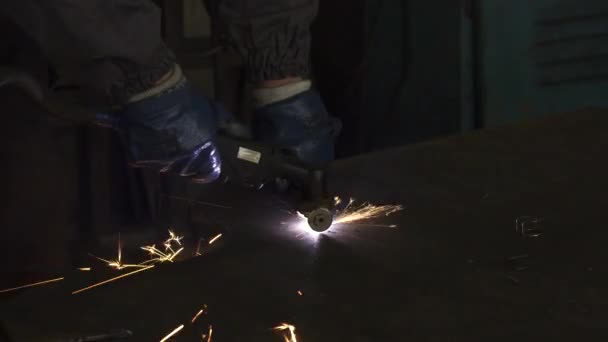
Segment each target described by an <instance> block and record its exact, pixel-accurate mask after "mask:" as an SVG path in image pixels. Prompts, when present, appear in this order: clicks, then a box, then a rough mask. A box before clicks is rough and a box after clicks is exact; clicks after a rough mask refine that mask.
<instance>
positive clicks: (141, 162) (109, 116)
mask: <svg viewBox="0 0 608 342" xmlns="http://www.w3.org/2000/svg"><path fill="white" fill-rule="evenodd" d="M227 117H230V115H229V114H228V113H227V112H226V111H225V110H224V109H223V107H221V106H219V105H217V104H214V103H212V102H211V101H210V100H208V99H207V98H205V97H202V96H199V95H196V94H194V92H193V91H192V90H191V88H190V86H189V84H188V81H187V80H186V79H183V80H181V81H180V82H178V83H177V84H176V85H175V86H173V87H171V88H170V89H167V90H165V91H163V92H162V93H160V94H158V95H154V96H152V97H149V98H145V99H143V100H140V101H137V102H132V103H128V104H127V105H125V106H124V107H123V108H122V109H121V110H120V111H119V112H118V113H99V114H98V115H97V123H98V124H100V125H103V126H110V127H113V128H115V129H117V130H118V131H119V133H120V135H121V137H122V139H123V142H124V145H125V148H126V151H127V156H128V159H129V163H130V164H131V165H132V166H135V167H144V166H156V167H160V171H161V172H171V173H176V174H179V175H180V176H183V177H191V179H192V181H194V182H196V183H210V182H213V181H214V180H216V179H217V178H219V176H220V174H221V158H220V155H219V152H218V150H217V147H216V144H215V143H214V137H215V135H216V133H217V130H218V124H219V122H220V121H221V120H224V119H225V118H227Z"/></svg>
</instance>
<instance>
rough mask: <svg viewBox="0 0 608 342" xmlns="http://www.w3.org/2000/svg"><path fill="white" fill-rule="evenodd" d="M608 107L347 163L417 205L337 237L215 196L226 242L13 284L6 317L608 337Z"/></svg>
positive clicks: (335, 183)
mask: <svg viewBox="0 0 608 342" xmlns="http://www.w3.org/2000/svg"><path fill="white" fill-rule="evenodd" d="M607 114H608V113H606V112H599V111H585V112H580V113H574V114H570V115H566V116H560V117H552V118H550V119H542V120H538V121H534V122H528V123H525V124H522V125H518V126H513V127H505V128H501V129H495V130H491V131H483V132H478V133H474V134H471V135H467V136H462V137H453V138H449V139H445V140H440V141H436V142H429V143H424V144H419V145H415V146H410V147H405V148H400V149H393V150H387V151H383V152H379V153H374V154H370V155H365V156H361V157H357V158H354V159H350V160H345V161H340V162H338V163H336V166H335V170H334V173H333V175H332V178H331V179H330V187H331V188H332V189H333V190H334V191H335V193H336V194H337V195H340V196H342V197H343V198H348V197H350V196H352V197H354V198H356V199H357V200H361V201H370V202H371V203H374V204H403V205H404V207H405V209H404V210H403V211H401V212H398V213H395V214H393V215H390V216H387V217H383V218H382V219H377V220H373V221H369V222H359V223H356V224H355V223H353V224H344V225H341V226H334V227H332V228H331V229H330V231H329V233H328V234H326V235H320V236H314V235H310V234H307V233H303V232H302V231H298V230H297V229H293V227H292V226H291V225H290V224H289V222H292V221H293V220H294V216H293V215H292V214H289V213H287V212H286V211H284V210H281V209H279V208H280V207H281V204H280V202H279V201H277V200H276V199H273V198H267V197H264V196H261V194H238V195H236V194H223V195H221V196H220V195H217V196H215V197H216V200H217V201H218V202H220V203H223V204H227V205H229V206H230V207H231V208H224V209H219V208H209V207H205V206H204V205H201V206H196V207H195V208H196V209H191V211H192V210H194V211H195V213H194V214H192V218H191V219H192V220H194V221H197V220H198V221H200V222H204V221H205V222H210V220H211V221H212V222H222V223H221V224H224V225H226V227H227V228H226V231H227V233H226V236H225V237H224V238H223V248H221V249H218V250H217V251H215V252H213V253H209V254H206V253H203V254H202V255H201V256H198V257H195V258H192V259H189V260H186V261H183V262H177V263H172V264H171V263H168V264H162V265H158V266H157V267H155V268H154V269H151V270H149V271H145V272H141V273H140V274H136V275H133V276H132V277H129V278H125V279H122V280H120V281H117V282H114V283H110V284H107V285H105V286H100V287H98V288H95V289H91V290H89V291H86V292H82V293H78V294H74V295H72V294H71V292H72V291H73V290H75V289H78V288H82V287H84V286H86V285H88V284H90V283H92V282H93V279H94V278H98V279H105V278H107V277H108V274H111V273H112V270H108V271H107V272H106V273H107V274H105V275H104V276H100V275H95V274H94V273H93V272H91V273H90V274H89V273H83V272H80V273H79V272H78V271H74V274H67V275H65V277H66V278H65V280H63V281H61V282H57V283H54V284H49V285H45V286H40V287H37V288H32V289H28V290H26V291H23V292H21V293H18V294H17V295H13V296H11V297H7V298H0V300H1V301H2V302H1V307H0V310H1V319H2V322H3V324H4V326H5V327H4V328H5V330H7V332H9V333H10V334H12V335H14V336H15V341H63V340H66V339H65V336H66V334H67V333H68V332H69V333H85V332H97V333H99V332H107V331H110V330H116V329H128V330H130V331H131V332H133V336H132V337H130V338H128V339H125V341H159V340H161V338H162V337H163V336H165V335H167V334H168V333H170V332H171V331H172V330H174V329H175V328H177V327H178V326H180V325H181V324H184V328H183V330H181V331H180V332H179V333H178V334H177V335H176V337H175V338H174V340H175V341H203V339H202V337H201V334H202V333H203V332H205V333H207V332H208V326H209V325H212V326H213V339H212V340H213V341H281V340H282V337H281V336H280V334H279V333H278V332H276V331H273V330H272V327H275V326H277V325H279V324H280V323H281V322H287V323H290V324H292V325H294V326H295V328H296V331H295V332H296V334H297V337H298V341H302V342H307V341H476V340H480V341H520V342H522V341H535V342H537V341H575V340H576V341H606V340H608V327H607V326H606V317H608V291H607V290H606V289H607V288H608V271H607V269H606V265H607V264H608V263H607V261H608V249H607V248H605V245H606V241H608V229H606V217H607V215H606V203H607V201H606V199H605V192H606V189H608V184H607V183H608V177H606V175H607V174H608V163H607V160H606V159H607V157H606V147H608V136H607V135H606V127H608V115H607ZM178 188H179V186H176V187H175V189H174V191H176V192H179V191H177V190H176V189H178ZM182 190H183V189H182ZM192 191H195V190H191V189H188V191H185V190H184V191H183V193H181V194H178V195H180V196H181V195H183V196H193V195H194V193H193V192H192ZM196 191H200V192H201V193H200V194H198V195H197V196H198V197H199V198H200V200H201V201H202V200H206V199H205V197H209V196H208V195H205V194H204V192H205V191H207V192H209V191H210V190H209V189H207V190H205V189H202V188H199V189H197V190H196ZM214 191H215V190H214ZM231 196H232V202H231V203H227V202H228V201H230V197H231ZM217 197H219V199H218V198H217ZM236 197H238V198H236ZM237 202H238V203H237ZM283 209H285V208H283ZM211 216H213V218H212V219H210V217H211ZM282 222H285V223H286V224H282ZM201 224H202V223H201ZM373 224H375V225H392V224H395V225H397V227H392V228H391V227H386V226H374V225H373ZM218 225H219V223H218ZM91 264H94V261H91ZM95 265H97V266H99V264H95ZM298 291H300V293H298ZM204 304H206V305H207V311H208V314H204V315H202V316H201V317H200V318H198V319H197V320H196V322H195V323H194V324H193V323H191V320H192V318H193V316H194V315H195V314H196V313H197V312H198V311H199V309H201V308H202V307H203V305H204ZM55 336H56V338H49V337H55ZM62 336H63V340H62V339H61V338H62ZM207 339H208V337H207V338H206V339H205V340H207ZM66 341H67V340H66Z"/></svg>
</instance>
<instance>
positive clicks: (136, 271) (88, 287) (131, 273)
mask: <svg viewBox="0 0 608 342" xmlns="http://www.w3.org/2000/svg"><path fill="white" fill-rule="evenodd" d="M152 267H154V265H151V266H146V267H144V268H140V269H138V270H135V271H132V272H129V273H125V274H121V275H119V276H117V277H114V278H110V279H108V280H104V281H102V282H99V283H95V284H93V285H91V286H87V287H85V288H82V289H80V290H76V291H74V292H72V294H77V293H80V292H84V291H86V290H90V289H92V288H95V287H98V286H101V285H104V284H107V283H110V282H113V281H115V280H118V279H121V278H124V277H128V276H130V275H133V274H135V273H139V272H142V271H145V270H149V269H151V268H152Z"/></svg>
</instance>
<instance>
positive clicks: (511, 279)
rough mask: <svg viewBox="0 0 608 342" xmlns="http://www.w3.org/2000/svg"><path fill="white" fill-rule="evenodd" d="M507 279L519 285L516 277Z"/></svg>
mask: <svg viewBox="0 0 608 342" xmlns="http://www.w3.org/2000/svg"><path fill="white" fill-rule="evenodd" d="M506 277H507V279H509V280H510V281H512V282H513V284H515V285H518V284H519V280H518V279H517V278H515V277H511V276H506Z"/></svg>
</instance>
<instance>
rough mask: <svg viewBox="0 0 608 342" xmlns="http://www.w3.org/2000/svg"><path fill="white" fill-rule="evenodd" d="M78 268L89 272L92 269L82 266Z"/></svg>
mask: <svg viewBox="0 0 608 342" xmlns="http://www.w3.org/2000/svg"><path fill="white" fill-rule="evenodd" d="M78 270H79V271H83V272H88V271H90V270H91V268H90V267H80V268H78Z"/></svg>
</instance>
